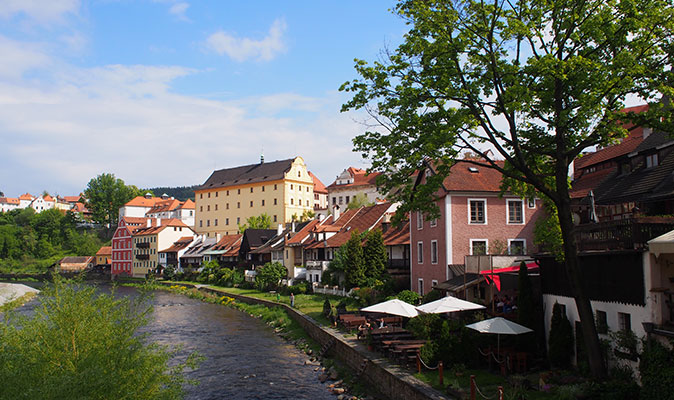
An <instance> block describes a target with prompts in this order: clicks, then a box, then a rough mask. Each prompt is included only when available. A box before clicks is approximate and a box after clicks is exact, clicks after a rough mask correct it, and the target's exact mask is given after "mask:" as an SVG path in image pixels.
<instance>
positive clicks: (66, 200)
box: [59, 196, 82, 203]
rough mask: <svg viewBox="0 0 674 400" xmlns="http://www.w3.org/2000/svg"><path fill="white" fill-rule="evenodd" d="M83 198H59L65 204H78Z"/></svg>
mask: <svg viewBox="0 0 674 400" xmlns="http://www.w3.org/2000/svg"><path fill="white" fill-rule="evenodd" d="M81 197H82V196H59V200H60V201H63V202H65V203H77V202H79V201H80V198H81Z"/></svg>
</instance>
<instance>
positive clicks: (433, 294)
mask: <svg viewBox="0 0 674 400" xmlns="http://www.w3.org/2000/svg"><path fill="white" fill-rule="evenodd" d="M441 298H442V292H440V291H439V290H435V289H433V290H431V291H430V292H428V293H426V295H424V297H422V299H421V304H426V303H430V302H431V301H435V300H439V299H441Z"/></svg>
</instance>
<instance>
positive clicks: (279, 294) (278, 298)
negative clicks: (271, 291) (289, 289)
mask: <svg viewBox="0 0 674 400" xmlns="http://www.w3.org/2000/svg"><path fill="white" fill-rule="evenodd" d="M276 301H277V302H280V301H281V293H279V292H276Z"/></svg>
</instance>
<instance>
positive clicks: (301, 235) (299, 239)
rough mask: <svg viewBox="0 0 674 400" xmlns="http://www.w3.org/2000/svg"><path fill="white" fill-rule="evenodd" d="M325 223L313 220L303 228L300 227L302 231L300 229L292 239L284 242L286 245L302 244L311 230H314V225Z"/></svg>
mask: <svg viewBox="0 0 674 400" xmlns="http://www.w3.org/2000/svg"><path fill="white" fill-rule="evenodd" d="M325 221H326V220H323V221H319V220H317V219H315V220H313V221H311V222H309V223H308V224H306V225H304V227H302V229H300V230H299V231H298V232H297V233H296V234H295V235H294V236H293V237H291V238H290V239H288V241H286V244H287V245H293V244H300V243H302V241H303V240H304V239H305V238H306V237H307V236H309V234H310V233H311V230H312V229H314V227H315V226H316V225H318V224H320V223H321V222H325Z"/></svg>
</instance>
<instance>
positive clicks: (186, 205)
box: [180, 199, 197, 210]
mask: <svg viewBox="0 0 674 400" xmlns="http://www.w3.org/2000/svg"><path fill="white" fill-rule="evenodd" d="M196 207H197V206H196V205H195V204H194V202H193V201H192V199H187V200H185V202H184V203H183V205H182V206H180V208H182V209H183V210H194V209H196Z"/></svg>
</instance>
